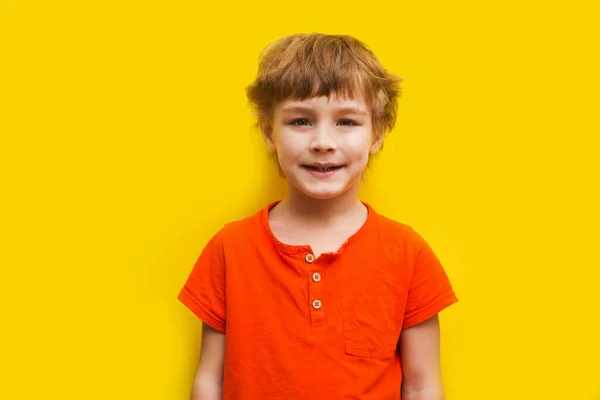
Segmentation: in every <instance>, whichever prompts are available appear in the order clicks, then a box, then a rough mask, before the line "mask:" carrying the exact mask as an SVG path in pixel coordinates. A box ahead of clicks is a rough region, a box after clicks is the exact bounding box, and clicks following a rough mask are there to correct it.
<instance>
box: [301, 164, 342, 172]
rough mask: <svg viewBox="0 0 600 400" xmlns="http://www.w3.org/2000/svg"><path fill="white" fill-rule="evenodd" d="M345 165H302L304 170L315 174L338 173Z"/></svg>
mask: <svg viewBox="0 0 600 400" xmlns="http://www.w3.org/2000/svg"><path fill="white" fill-rule="evenodd" d="M343 167H344V166H343V165H335V164H323V165H321V164H312V165H302V168H304V169H307V170H309V171H314V172H331V171H337V170H339V169H341V168H343Z"/></svg>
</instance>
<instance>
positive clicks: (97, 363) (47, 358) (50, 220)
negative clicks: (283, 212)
mask: <svg viewBox="0 0 600 400" xmlns="http://www.w3.org/2000/svg"><path fill="white" fill-rule="evenodd" d="M596 4H597V2H595V1H587V2H585V1H578V0H572V1H560V2H548V1H541V0H535V1H528V2H525V1H517V0H506V1H499V0H495V1H475V0H457V1H434V2H423V1H416V0H415V1H387V2H384V1H368V2H365V1H341V0H339V1H323V0H320V1H317V0H307V1H302V2H283V1H279V0H278V1H259V2H245V1H244V2H243V1H240V2H237V3H230V2H217V1H203V0H195V1H193V0H187V1H185V0H169V1H166V0H162V1H99V2H88V1H71V2H65V1H45V2H43V1H35V0H29V1H27V0H0V134H1V140H0V171H1V172H0V174H1V189H2V193H1V197H0V198H1V200H0V201H1V202H2V206H1V220H0V226H1V228H2V238H1V240H0V250H1V251H0V263H1V272H0V304H1V307H2V312H1V317H0V318H1V324H2V327H1V329H0V332H1V333H0V335H1V341H0V350H1V351H0V365H1V369H2V370H1V371H0V372H1V373H0V398H1V399H7V400H8V399H10V400H13V399H40V398H44V399H145V400H148V399H161V400H167V399H169V400H170V399H186V398H188V393H189V386H190V382H191V379H192V375H193V369H194V367H195V365H196V361H197V357H198V348H199V326H200V325H199V323H198V321H197V320H196V319H195V317H194V316H193V315H192V314H191V312H189V311H188V310H187V309H185V308H184V307H183V306H182V305H180V304H179V303H178V302H177V301H176V295H177V293H178V291H179V289H180V287H181V286H182V284H183V283H184V279H185V278H186V277H187V274H188V273H189V271H190V269H191V267H192V265H193V263H194V261H195V260H196V257H197V256H198V254H199V252H200V251H201V249H202V247H203V246H204V244H205V243H206V241H207V240H208V238H209V237H210V236H211V235H212V234H213V233H214V232H215V231H216V230H217V229H218V228H220V226H221V225H222V224H223V223H225V222H227V221H230V220H232V219H236V218H241V217H244V216H246V215H248V214H250V213H252V212H254V211H255V210H257V209H258V208H260V207H263V206H264V204H265V203H266V202H267V201H270V200H273V199H276V198H279V197H280V196H281V195H282V194H283V188H284V186H283V184H282V182H281V181H280V180H279V178H278V177H277V173H276V170H275V168H274V165H273V164H272V163H271V162H270V161H269V160H268V157H267V155H266V152H265V150H264V147H263V143H262V142H261V140H260V137H259V134H258V133H257V132H256V131H255V130H253V129H252V123H253V120H252V118H251V116H250V112H249V110H248V108H247V105H246V99H245V95H244V87H245V86H246V85H247V84H248V83H249V82H250V81H251V80H252V78H253V76H254V73H255V71H256V60H257V57H258V54H259V51H260V50H261V49H262V48H263V47H264V46H265V45H266V44H267V43H268V42H270V41H271V40H273V39H275V38H277V37H279V36H282V35H285V34H290V33H294V32H312V31H321V32H327V33H347V34H352V35H355V36H357V37H358V38H360V39H362V40H364V41H365V42H366V43H367V44H369V45H370V46H371V48H372V49H373V50H374V51H375V52H376V54H377V55H378V56H379V57H380V59H381V60H382V62H383V63H384V64H385V65H386V66H387V67H388V68H389V69H390V70H391V71H393V72H395V73H397V74H399V75H401V76H402V77H403V78H404V83H403V87H404V96H403V97H402V99H401V101H400V109H399V121H398V125H397V128H396V129H395V130H394V132H393V133H392V134H391V135H390V136H389V139H388V141H387V143H386V145H385V148H384V151H383V153H382V154H381V156H380V157H379V158H378V159H377V161H376V162H375V164H374V166H373V168H372V170H371V171H370V172H369V174H368V179H367V181H366V183H365V185H364V187H363V189H362V196H363V199H364V200H366V201H369V202H370V203H371V204H372V205H373V206H374V207H375V208H376V209H377V210H378V211H380V212H382V213H384V214H387V215H389V216H390V217H393V218H397V219H399V220H400V221H403V222H405V223H408V224H410V225H412V226H414V227H415V228H416V229H417V230H418V231H419V232H421V233H422V234H423V235H424V236H425V237H426V239H427V240H428V241H429V242H430V243H431V245H432V246H433V248H434V249H435V251H436V252H437V253H438V255H439V257H440V259H441V260H442V261H443V263H444V265H445V266H446V269H447V271H448V274H449V275H450V277H451V279H452V282H453V284H454V287H455V289H456V291H457V293H458V295H459V297H460V300H461V302H460V303H458V304H457V305H455V306H453V307H452V308H450V309H449V310H447V311H444V313H443V314H442V325H443V338H442V342H443V343H442V345H443V355H442V356H443V366H444V380H445V385H446V388H447V398H448V399H449V400H481V399H485V400H495V399H502V400H506V399H523V400H531V399H544V400H546V399H569V400H578V399H598V398H600V345H599V340H600V323H599V322H598V321H599V319H600V318H599V317H600V313H599V311H598V307H599V306H600V290H599V283H600V262H599V261H600V257H599V255H598V250H599V244H598V243H599V239H600V237H599V236H600V235H599V234H598V224H599V222H600V218H599V212H598V206H599V204H600V199H599V194H598V191H599V188H598V186H599V174H598V172H599V166H598V158H599V146H598V142H599V139H598V135H599V134H600V124H599V122H598V110H599V100H598V94H599V93H600V85H599V71H600V63H599V62H598V59H597V57H598V43H599V38H600V35H599V32H598V19H599V13H598V8H597V6H596Z"/></svg>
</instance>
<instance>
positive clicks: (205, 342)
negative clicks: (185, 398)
mask: <svg viewBox="0 0 600 400" xmlns="http://www.w3.org/2000/svg"><path fill="white" fill-rule="evenodd" d="M200 346H201V350H200V362H199V363H198V369H197V370H196V376H195V377H194V383H193V386H192V394H191V398H190V399H191V400H221V399H222V398H223V366H224V361H225V334H224V333H221V332H219V331H217V330H215V329H214V328H211V327H210V326H209V325H207V324H205V323H203V324H202V343H201V345H200Z"/></svg>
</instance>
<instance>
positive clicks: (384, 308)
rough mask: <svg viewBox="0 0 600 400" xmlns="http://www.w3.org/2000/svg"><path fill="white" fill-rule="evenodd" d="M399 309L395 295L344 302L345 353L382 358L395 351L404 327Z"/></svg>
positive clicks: (352, 299)
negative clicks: (402, 326) (401, 329)
mask: <svg viewBox="0 0 600 400" xmlns="http://www.w3.org/2000/svg"><path fill="white" fill-rule="evenodd" d="M397 307H398V304H397V301H396V299H395V298H394V296H369V297H347V298H344V299H342V312H343V320H344V339H345V342H346V343H345V344H346V353H347V354H351V355H355V356H361V357H379V356H381V355H384V354H387V353H391V352H393V351H395V350H396V345H397V343H398V338H399V336H400V328H401V326H400V322H399V316H398V312H397V311H398V310H397Z"/></svg>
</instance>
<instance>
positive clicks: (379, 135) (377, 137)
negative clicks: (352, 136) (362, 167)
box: [369, 130, 385, 154]
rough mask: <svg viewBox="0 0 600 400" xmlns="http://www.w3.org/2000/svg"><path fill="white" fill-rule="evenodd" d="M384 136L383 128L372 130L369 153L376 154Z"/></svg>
mask: <svg viewBox="0 0 600 400" xmlns="http://www.w3.org/2000/svg"><path fill="white" fill-rule="evenodd" d="M384 137H385V132H384V131H383V130H377V131H374V132H373V142H372V143H371V147H370V149H369V153H371V154H376V153H377V152H378V151H379V150H380V149H381V146H382V145H383V138H384Z"/></svg>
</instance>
